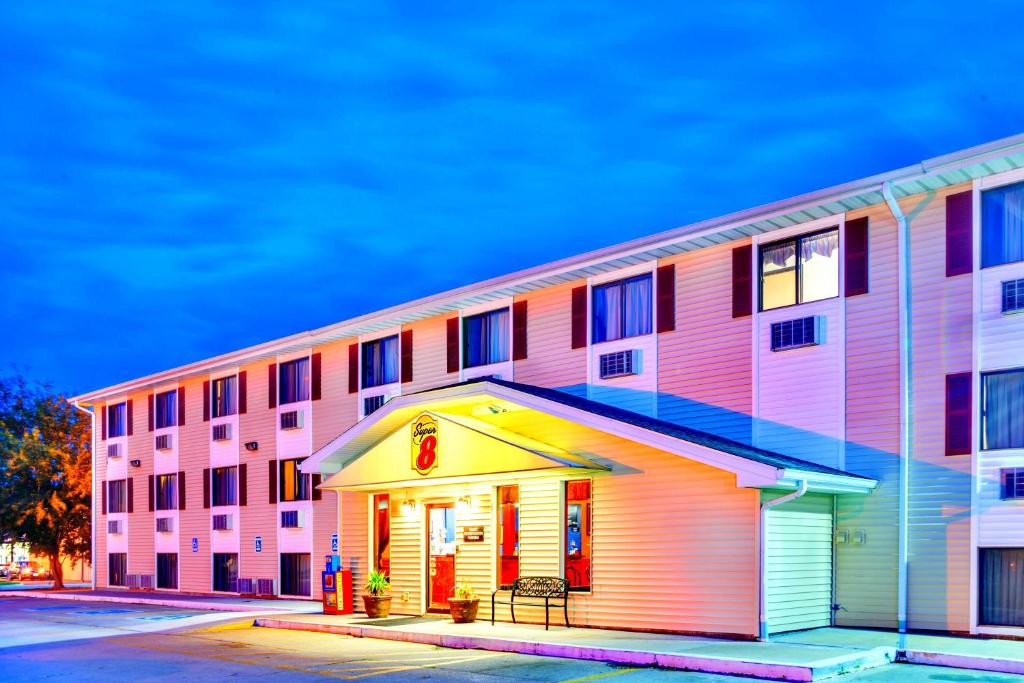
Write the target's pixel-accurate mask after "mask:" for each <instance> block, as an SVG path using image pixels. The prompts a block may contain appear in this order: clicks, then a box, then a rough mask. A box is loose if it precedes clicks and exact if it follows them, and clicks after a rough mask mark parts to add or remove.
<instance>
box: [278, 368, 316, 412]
mask: <svg viewBox="0 0 1024 683" xmlns="http://www.w3.org/2000/svg"><path fill="white" fill-rule="evenodd" d="M279 373H280V378H279V381H280V385H281V386H280V389H279V392H280V401H279V403H280V404H281V405H284V404H285V403H295V402H296V401H308V400H309V358H296V359H295V360H290V361H288V362H287V363H281V365H280V370H279Z"/></svg>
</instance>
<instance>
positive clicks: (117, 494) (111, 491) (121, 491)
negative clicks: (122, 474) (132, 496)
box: [107, 479, 128, 512]
mask: <svg viewBox="0 0 1024 683" xmlns="http://www.w3.org/2000/svg"><path fill="white" fill-rule="evenodd" d="M127 489H128V485H127V481H126V480H125V479H118V480H117V481H108V482H107V512H125V510H126V509H127V502H128V495H127Z"/></svg>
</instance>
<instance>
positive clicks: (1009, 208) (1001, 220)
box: [981, 183, 1024, 268]
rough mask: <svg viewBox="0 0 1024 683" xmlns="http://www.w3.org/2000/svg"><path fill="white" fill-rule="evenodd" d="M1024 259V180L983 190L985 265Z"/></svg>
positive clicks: (982, 256)
mask: <svg viewBox="0 0 1024 683" xmlns="http://www.w3.org/2000/svg"><path fill="white" fill-rule="evenodd" d="M1017 261H1024V183H1016V184H1014V185H1007V186H1005V187H997V188H994V189H992V190H986V191H984V192H982V193H981V267H982V268H988V267H989V266H998V265H1002V264H1004V263H1015V262H1017Z"/></svg>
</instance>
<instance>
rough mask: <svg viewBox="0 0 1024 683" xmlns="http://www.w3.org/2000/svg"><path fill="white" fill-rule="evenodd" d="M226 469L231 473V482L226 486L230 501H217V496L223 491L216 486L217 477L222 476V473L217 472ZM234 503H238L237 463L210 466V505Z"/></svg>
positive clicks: (221, 505) (232, 504) (231, 504)
mask: <svg viewBox="0 0 1024 683" xmlns="http://www.w3.org/2000/svg"><path fill="white" fill-rule="evenodd" d="M228 471H230V473H231V477H230V479H229V481H230V482H231V485H230V486H228V487H227V492H229V493H230V494H231V495H230V498H231V499H232V500H231V501H230V502H223V501H218V497H219V496H220V495H221V494H222V493H223V492H221V491H219V489H218V486H217V484H218V477H219V476H223V475H219V474H218V473H223V472H228ZM234 505H238V466H237V465H228V466H225V467H211V468H210V507H211V508H217V507H231V506H234Z"/></svg>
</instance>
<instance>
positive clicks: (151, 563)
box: [125, 392, 156, 581]
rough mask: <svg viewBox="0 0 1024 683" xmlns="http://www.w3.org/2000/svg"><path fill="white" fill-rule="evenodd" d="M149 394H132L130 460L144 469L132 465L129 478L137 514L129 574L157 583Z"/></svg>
mask: <svg viewBox="0 0 1024 683" xmlns="http://www.w3.org/2000/svg"><path fill="white" fill-rule="evenodd" d="M148 396H149V392H145V393H139V394H132V395H131V398H132V399H133V401H134V403H133V408H134V409H133V411H132V412H133V416H132V422H133V430H132V436H129V437H128V455H127V456H125V459H126V460H129V461H130V460H136V459H138V460H141V466H140V467H132V466H131V465H130V464H129V465H128V476H129V477H130V478H131V479H132V480H133V482H132V489H133V492H134V493H133V498H134V501H133V502H134V510H135V511H134V512H133V513H132V514H130V515H128V524H127V526H128V540H129V543H130V544H131V547H130V549H129V551H128V573H129V574H151V575H152V576H153V577H154V579H153V580H154V581H155V580H156V555H155V554H154V553H155V550H154V532H155V528H156V523H155V522H154V521H153V517H154V515H153V513H152V512H149V498H148V495H149V492H148V491H147V490H146V489H147V487H148V486H149V475H151V474H153V456H154V450H153V434H152V432H150V431H149V416H148V406H147V404H148Z"/></svg>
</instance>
